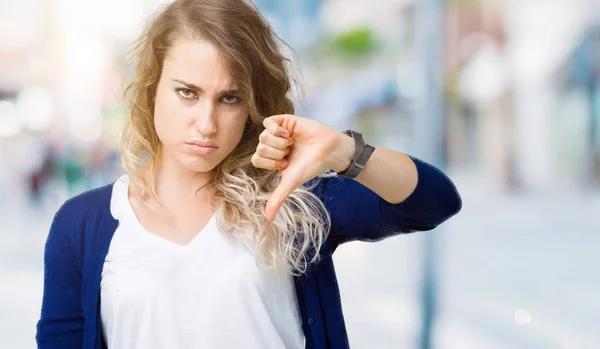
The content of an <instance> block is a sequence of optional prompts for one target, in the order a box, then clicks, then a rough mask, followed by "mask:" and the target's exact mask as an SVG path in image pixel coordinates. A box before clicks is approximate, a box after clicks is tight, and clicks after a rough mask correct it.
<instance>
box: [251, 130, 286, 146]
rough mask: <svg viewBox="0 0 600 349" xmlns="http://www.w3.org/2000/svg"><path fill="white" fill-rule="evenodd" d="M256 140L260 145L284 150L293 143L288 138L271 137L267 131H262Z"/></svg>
mask: <svg viewBox="0 0 600 349" xmlns="http://www.w3.org/2000/svg"><path fill="white" fill-rule="evenodd" d="M258 140H259V141H260V142H261V143H264V144H266V145H269V146H271V147H273V148H277V149H282V150H283V149H285V148H287V147H289V146H290V145H292V144H293V143H294V140H293V139H292V138H291V137H290V138H282V137H278V136H275V135H273V134H272V133H271V132H270V131H269V130H264V131H263V132H262V133H261V134H260V136H258Z"/></svg>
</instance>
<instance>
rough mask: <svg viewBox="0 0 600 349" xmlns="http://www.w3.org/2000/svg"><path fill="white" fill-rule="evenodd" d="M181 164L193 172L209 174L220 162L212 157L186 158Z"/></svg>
mask: <svg viewBox="0 0 600 349" xmlns="http://www.w3.org/2000/svg"><path fill="white" fill-rule="evenodd" d="M181 164H182V165H183V166H184V167H185V168H187V169H189V170H190V171H193V172H209V171H212V170H214V168H215V167H217V165H218V164H219V161H218V160H217V159H216V158H210V157H201V156H186V157H185V158H184V159H182V161H181Z"/></svg>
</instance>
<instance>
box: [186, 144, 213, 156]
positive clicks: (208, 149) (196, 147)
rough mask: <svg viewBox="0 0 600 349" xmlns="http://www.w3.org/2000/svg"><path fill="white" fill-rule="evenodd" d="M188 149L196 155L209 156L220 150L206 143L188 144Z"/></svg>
mask: <svg viewBox="0 0 600 349" xmlns="http://www.w3.org/2000/svg"><path fill="white" fill-rule="evenodd" d="M185 146H186V148H187V149H188V150H189V151H190V152H192V153H194V154H196V155H208V154H212V153H214V152H216V151H217V149H219V148H218V147H217V146H214V145H210V144H209V145H207V144H206V143H200V142H187V143H185Z"/></svg>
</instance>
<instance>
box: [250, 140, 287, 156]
mask: <svg viewBox="0 0 600 349" xmlns="http://www.w3.org/2000/svg"><path fill="white" fill-rule="evenodd" d="M289 152H290V148H289V147H286V148H284V149H277V148H273V147H271V146H270V145H267V144H265V143H259V144H258V146H257V147H256V153H257V154H258V155H260V156H261V157H263V158H267V159H273V160H281V159H283V158H284V157H285V156H286V155H287V154H288V153H289Z"/></svg>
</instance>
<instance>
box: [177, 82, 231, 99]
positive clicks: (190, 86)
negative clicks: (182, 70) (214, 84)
mask: <svg viewBox="0 0 600 349" xmlns="http://www.w3.org/2000/svg"><path fill="white" fill-rule="evenodd" d="M173 81H174V82H177V83H180V84H182V85H184V86H185V87H187V88H189V89H190V90H194V91H197V92H198V91H203V90H202V88H200V87H199V86H197V85H194V84H192V83H189V82H185V81H182V80H178V79H173ZM239 93H240V90H239V89H237V88H233V89H229V90H223V91H219V94H221V95H225V94H232V95H233V94H239Z"/></svg>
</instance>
